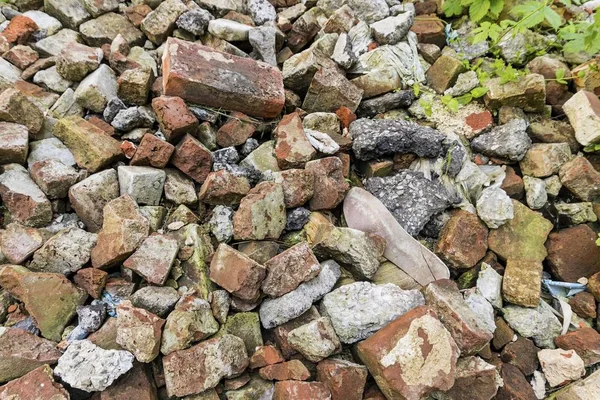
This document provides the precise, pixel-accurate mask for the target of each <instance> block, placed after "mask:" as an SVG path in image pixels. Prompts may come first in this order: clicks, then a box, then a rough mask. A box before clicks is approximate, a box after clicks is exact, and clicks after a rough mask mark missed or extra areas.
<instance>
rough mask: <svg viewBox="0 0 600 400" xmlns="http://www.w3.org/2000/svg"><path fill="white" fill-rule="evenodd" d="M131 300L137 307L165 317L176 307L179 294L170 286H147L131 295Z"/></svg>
mask: <svg viewBox="0 0 600 400" xmlns="http://www.w3.org/2000/svg"><path fill="white" fill-rule="evenodd" d="M129 300H130V301H131V303H132V304H133V305H134V306H135V307H138V308H143V309H144V310H147V311H150V312H151V313H152V314H156V315H158V316H159V317H161V318H165V317H166V316H167V315H168V314H169V313H170V312H171V310H173V307H175V304H176V303H177V301H178V300H179V295H178V294H177V290H175V289H173V288H172V287H169V286H146V287H144V288H141V289H140V290H138V291H136V292H135V293H134V294H133V295H131V297H130V298H129Z"/></svg>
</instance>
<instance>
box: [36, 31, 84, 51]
mask: <svg viewBox="0 0 600 400" xmlns="http://www.w3.org/2000/svg"><path fill="white" fill-rule="evenodd" d="M81 41H82V39H81V35H80V34H79V32H76V31H72V30H71V29H61V30H60V31H58V33H56V34H55V35H52V36H48V37H47V38H45V39H42V40H39V41H38V42H36V43H35V46H34V47H35V49H36V50H37V51H38V52H39V53H40V56H46V57H48V56H50V57H51V56H57V55H59V54H60V52H61V51H62V50H63V49H64V48H65V47H67V45H68V44H69V43H71V42H81Z"/></svg>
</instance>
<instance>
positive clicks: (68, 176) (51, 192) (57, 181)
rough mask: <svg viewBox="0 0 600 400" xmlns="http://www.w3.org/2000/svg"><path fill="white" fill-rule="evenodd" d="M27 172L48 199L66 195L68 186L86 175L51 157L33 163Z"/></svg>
mask: <svg viewBox="0 0 600 400" xmlns="http://www.w3.org/2000/svg"><path fill="white" fill-rule="evenodd" d="M29 174H30V175H31V178H32V179H33V180H34V181H35V183H36V184H37V185H38V186H39V187H40V189H42V192H44V194H45V195H46V196H48V198H49V199H62V198H64V197H67V194H68V193H69V188H70V187H71V186H73V185H74V184H75V183H77V181H78V180H79V179H80V178H82V177H84V176H85V175H87V174H85V173H81V172H77V171H76V170H75V168H73V167H71V166H69V165H65V164H63V163H62V161H60V160H56V159H53V158H52V159H49V160H44V161H40V162H37V163H35V164H33V165H32V166H31V168H30V169H29Z"/></svg>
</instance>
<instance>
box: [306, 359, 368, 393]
mask: <svg viewBox="0 0 600 400" xmlns="http://www.w3.org/2000/svg"><path fill="white" fill-rule="evenodd" d="M367 375H368V373H367V368H366V367H365V366H364V365H360V364H355V363H353V362H350V361H347V360H341V359H335V358H328V359H325V360H323V361H321V362H319V364H317V380H318V381H319V382H322V383H323V384H324V385H325V386H326V387H327V388H328V389H329V391H330V392H331V399H332V400H342V399H347V400H362V398H363V397H362V396H363V390H364V388H365V383H366V381H367Z"/></svg>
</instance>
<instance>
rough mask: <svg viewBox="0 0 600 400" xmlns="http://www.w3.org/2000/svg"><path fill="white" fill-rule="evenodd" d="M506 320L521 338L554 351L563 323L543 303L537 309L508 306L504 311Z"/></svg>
mask: <svg viewBox="0 0 600 400" xmlns="http://www.w3.org/2000/svg"><path fill="white" fill-rule="evenodd" d="M502 312H503V313H504V319H505V320H506V322H507V323H508V324H509V325H510V327H511V328H513V329H514V330H516V331H517V332H519V334H520V335H521V336H524V337H526V338H531V339H533V341H534V342H535V345H536V346H538V347H542V348H548V349H554V348H555V347H556V346H555V345H554V338H555V337H557V336H559V335H560V333H561V323H560V322H559V320H558V318H556V316H555V315H554V314H553V313H552V309H551V307H550V306H549V305H548V304H546V302H545V301H543V300H542V301H541V302H540V305H539V306H537V307H536V308H526V307H519V306H514V305H507V306H505V307H504V308H503V309H502Z"/></svg>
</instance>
